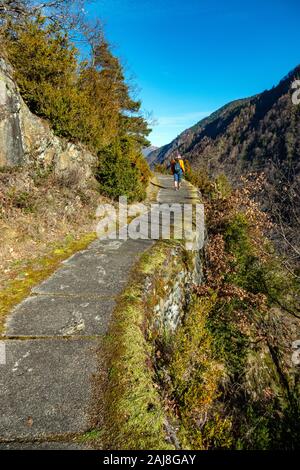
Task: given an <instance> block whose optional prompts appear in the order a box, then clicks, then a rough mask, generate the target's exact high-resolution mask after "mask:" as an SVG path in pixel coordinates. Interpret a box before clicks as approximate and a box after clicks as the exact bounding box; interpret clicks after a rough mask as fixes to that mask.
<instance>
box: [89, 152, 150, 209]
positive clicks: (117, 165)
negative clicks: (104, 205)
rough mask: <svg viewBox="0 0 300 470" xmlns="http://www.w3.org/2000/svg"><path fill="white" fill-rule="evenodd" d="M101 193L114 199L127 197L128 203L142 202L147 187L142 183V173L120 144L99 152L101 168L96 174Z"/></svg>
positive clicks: (99, 167)
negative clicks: (124, 152)
mask: <svg viewBox="0 0 300 470" xmlns="http://www.w3.org/2000/svg"><path fill="white" fill-rule="evenodd" d="M96 177H97V180H98V181H99V187H100V191H101V192H102V193H103V194H105V195H106V196H108V197H111V198H112V199H117V198H118V197H119V196H126V197H127V198H128V202H132V201H135V200H142V199H144V197H145V189H146V188H145V186H144V185H143V184H142V183H141V172H140V170H139V168H138V167H137V166H136V164H135V163H134V162H132V161H131V160H130V159H129V158H128V156H126V154H123V152H122V148H121V145H120V144H113V145H110V146H108V147H106V148H104V149H103V150H102V151H100V152H99V166H98V169H97V172H96Z"/></svg>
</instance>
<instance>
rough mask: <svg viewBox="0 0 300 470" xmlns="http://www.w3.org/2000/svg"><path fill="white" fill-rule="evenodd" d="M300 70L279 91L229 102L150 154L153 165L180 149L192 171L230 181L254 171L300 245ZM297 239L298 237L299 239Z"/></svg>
mask: <svg viewBox="0 0 300 470" xmlns="http://www.w3.org/2000/svg"><path fill="white" fill-rule="evenodd" d="M299 78H300V65H298V66H297V67H296V68H295V69H293V70H292V71H291V72H290V73H289V74H288V75H287V76H285V77H284V78H283V79H282V80H281V81H280V82H279V84H278V85H277V86H275V87H273V88H272V89H270V90H266V91H264V92H263V93H260V94H257V95H255V96H252V97H250V98H245V99H240V100H236V101H233V102H231V103H228V104H227V105H225V106H223V107H222V108H220V109H219V110H217V111H216V112H214V113H213V114H211V115H210V116H208V117H207V118H205V119H202V120H201V121H200V122H198V123H197V124H195V125H194V126H192V127H191V128H189V129H187V130H185V131H184V132H183V133H182V134H180V135H179V136H178V137H177V138H176V139H174V140H173V141H172V142H171V143H169V144H168V145H165V146H163V147H161V148H159V149H157V150H155V151H154V152H151V153H150V154H149V155H148V161H149V162H150V164H151V165H152V166H154V165H155V164H156V163H168V162H169V161H170V159H171V158H172V156H173V155H174V153H175V152H176V151H177V150H178V151H179V152H180V153H181V154H182V155H183V156H184V157H185V158H186V159H188V160H189V162H190V164H191V166H192V168H193V169H204V170H206V171H207V172H208V173H209V174H210V175H211V176H216V175H217V174H220V173H224V174H225V175H226V176H227V177H228V178H229V180H230V181H231V182H233V183H234V182H235V181H237V179H239V177H240V176H241V175H247V174H248V173H250V172H264V173H265V175H266V178H267V185H266V192H265V194H264V195H262V201H263V203H264V206H265V207H266V209H267V210H269V211H270V213H272V216H274V218H275V219H277V221H278V220H279V219H280V221H281V223H282V224H283V225H284V226H285V227H288V235H287V236H288V239H289V240H291V239H293V242H294V241H295V238H297V243H300V237H299V235H297V233H298V232H299V221H300V191H299V188H300V105H295V104H293V102H292V94H293V93H294V90H293V89H292V83H293V82H294V80H296V79H299ZM296 235H297V236H296Z"/></svg>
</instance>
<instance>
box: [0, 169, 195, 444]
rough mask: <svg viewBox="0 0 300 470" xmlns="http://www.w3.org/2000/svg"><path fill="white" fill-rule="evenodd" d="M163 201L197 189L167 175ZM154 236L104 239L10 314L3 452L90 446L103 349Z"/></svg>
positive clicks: (1, 376)
mask: <svg viewBox="0 0 300 470" xmlns="http://www.w3.org/2000/svg"><path fill="white" fill-rule="evenodd" d="M159 185H160V186H161V188H160V190H159V193H158V201H159V202H166V203H171V202H179V203H183V202H190V201H191V198H194V197H195V196H196V193H195V191H194V190H193V189H192V188H191V187H190V186H189V185H188V184H187V183H184V185H183V187H182V189H181V190H180V191H179V192H175V191H174V190H173V189H172V178H171V177H169V176H160V177H159ZM153 243H154V241H152V240H127V241H122V240H102V241H101V240H96V241H95V242H93V243H91V245H90V246H89V247H88V248H87V249H86V250H84V251H81V252H79V253H76V254H75V255H73V256H72V257H71V258H69V259H68V260H67V261H65V262H64V263H62V266H61V267H60V268H59V269H58V270H57V271H56V272H55V273H54V274H53V275H52V276H51V277H50V278H49V279H47V280H46V281H44V282H43V283H41V284H40V285H38V286H37V287H35V288H34V289H33V290H32V294H31V296H30V297H28V298H27V299H25V300H24V301H23V302H22V303H20V304H19V305H18V306H17V307H16V308H15V309H14V310H13V311H12V312H11V315H10V316H9V317H8V320H7V323H6V331H5V334H4V336H3V338H2V339H3V340H4V342H5V346H6V364H3V365H1V364H0V410H1V417H0V449H9V448H13V449H18V448H35V449H38V448H41V449H47V448H49V449H50V448H55V449H57V448H59V449H60V448H62V449H63V448H69V449H74V448H77V449H79V448H86V447H87V446H86V445H81V444H76V443H74V437H76V436H79V435H82V434H83V433H85V432H87V431H89V430H90V429H92V428H93V427H94V426H95V425H96V424H98V425H99V422H100V423H101V419H100V418H101V414H102V403H101V402H99V392H98V393H97V387H99V386H100V382H101V373H102V370H103V367H104V360H103V357H102V351H101V346H102V344H103V337H104V335H105V334H106V333H107V330H108V326H109V322H110V318H111V315H112V312H113V309H114V306H115V299H116V297H117V296H118V295H119V294H120V293H121V292H122V290H123V289H124V287H125V286H126V283H127V281H128V277H129V273H130V270H131V268H132V266H133V265H134V263H135V262H136V261H137V260H138V259H139V257H140V256H141V254H142V253H143V252H144V251H145V250H147V249H148V248H150V247H151V246H152V244H153Z"/></svg>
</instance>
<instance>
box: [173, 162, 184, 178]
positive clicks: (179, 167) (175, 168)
mask: <svg viewBox="0 0 300 470" xmlns="http://www.w3.org/2000/svg"><path fill="white" fill-rule="evenodd" d="M181 171H182V170H181V166H180V163H179V162H175V165H174V172H175V173H176V174H177V175H178V173H180V172H181Z"/></svg>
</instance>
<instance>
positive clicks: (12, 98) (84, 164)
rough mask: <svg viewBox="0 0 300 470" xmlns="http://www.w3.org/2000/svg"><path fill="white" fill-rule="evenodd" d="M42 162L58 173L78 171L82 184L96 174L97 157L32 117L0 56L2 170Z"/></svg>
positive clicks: (0, 149)
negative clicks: (94, 170)
mask: <svg viewBox="0 0 300 470" xmlns="http://www.w3.org/2000/svg"><path fill="white" fill-rule="evenodd" d="M35 162H39V163H41V164H42V165H44V166H52V167H53V169H54V171H55V172H56V173H60V174H61V173H68V172H72V171H73V170H76V171H77V172H79V173H80V179H81V181H82V183H84V181H86V180H87V179H88V178H89V177H90V176H91V175H92V167H93V165H94V164H95V163H96V157H95V156H94V155H92V154H91V153H90V152H89V151H88V150H87V149H86V148H84V146H82V145H80V144H74V143H71V142H68V141H66V140H64V139H62V138H59V137H57V136H55V135H54V133H53V131H52V130H51V128H50V126H49V124H48V123H47V122H46V121H45V120H43V119H41V118H39V117H37V116H35V115H34V114H32V113H31V112H30V111H29V109H28V107H27V106H26V104H25V103H24V101H23V99H22V97H21V95H20V93H19V90H18V87H17V85H16V83H15V81H14V79H13V70H12V68H11V67H10V65H9V64H8V63H7V62H6V61H5V60H4V59H3V58H1V57H0V167H3V166H10V167H11V166H17V165H27V164H31V163H35Z"/></svg>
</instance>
